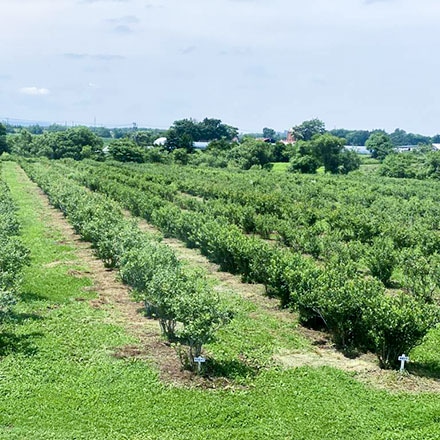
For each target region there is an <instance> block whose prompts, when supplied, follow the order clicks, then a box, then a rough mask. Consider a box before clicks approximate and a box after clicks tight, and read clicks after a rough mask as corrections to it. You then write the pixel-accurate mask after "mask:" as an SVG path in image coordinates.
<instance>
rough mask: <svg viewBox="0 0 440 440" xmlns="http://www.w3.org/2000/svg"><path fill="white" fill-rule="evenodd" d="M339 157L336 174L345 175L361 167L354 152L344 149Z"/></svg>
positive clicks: (359, 160)
mask: <svg viewBox="0 0 440 440" xmlns="http://www.w3.org/2000/svg"><path fill="white" fill-rule="evenodd" d="M339 156H340V157H339V166H338V172H339V173H340V174H347V173H349V172H350V171H354V170H357V169H359V167H360V166H361V159H360V158H359V156H358V154H356V152H355V151H352V150H347V149H346V148H344V149H343V150H342V151H341V153H340V155H339Z"/></svg>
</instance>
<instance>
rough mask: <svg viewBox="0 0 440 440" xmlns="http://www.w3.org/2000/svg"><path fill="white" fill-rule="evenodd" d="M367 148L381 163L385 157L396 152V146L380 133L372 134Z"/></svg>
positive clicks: (384, 134)
mask: <svg viewBox="0 0 440 440" xmlns="http://www.w3.org/2000/svg"><path fill="white" fill-rule="evenodd" d="M365 146H366V147H367V150H368V151H370V152H371V156H372V157H373V158H375V159H379V160H380V161H381V162H382V161H383V160H384V159H385V157H387V156H388V155H389V154H391V153H393V152H394V145H393V143H392V142H391V139H390V137H389V136H388V135H387V134H386V133H383V132H380V131H378V132H374V133H372V134H371V135H370V137H369V138H368V140H367V142H366V143H365Z"/></svg>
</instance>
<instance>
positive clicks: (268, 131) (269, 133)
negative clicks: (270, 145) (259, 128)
mask: <svg viewBox="0 0 440 440" xmlns="http://www.w3.org/2000/svg"><path fill="white" fill-rule="evenodd" d="M263 137H264V138H266V139H276V138H277V133H276V131H275V130H274V129H273V128H268V127H264V128H263Z"/></svg>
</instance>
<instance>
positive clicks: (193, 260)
mask: <svg viewBox="0 0 440 440" xmlns="http://www.w3.org/2000/svg"><path fill="white" fill-rule="evenodd" d="M17 172H18V173H19V175H20V179H21V180H22V181H23V182H30V181H29V179H28V177H27V176H26V174H25V173H24V171H23V170H22V169H21V168H20V167H18V166H17ZM28 188H30V191H32V192H33V193H34V194H35V197H37V198H38V199H39V200H40V201H41V203H42V205H43V206H44V207H45V210H46V212H47V213H48V215H47V218H45V219H44V221H45V222H46V223H47V225H48V227H49V228H53V229H55V230H57V231H59V232H60V233H61V234H62V237H63V240H62V243H64V244H69V245H73V247H74V249H75V254H76V255H77V256H78V259H79V260H80V261H81V262H82V263H83V264H84V265H85V266H86V267H87V268H88V269H87V270H85V271H82V272H79V271H78V270H76V269H73V268H72V269H71V272H70V274H71V275H72V276H87V277H88V278H90V279H91V280H92V282H93V285H92V286H91V287H90V289H91V290H93V291H95V292H96V293H97V295H98V297H97V298H96V299H94V300H92V301H90V304H91V305H92V306H93V307H98V308H105V309H108V310H109V311H112V315H113V319H114V322H115V323H116V324H120V325H122V326H123V327H124V328H126V329H127V331H128V332H129V333H130V334H132V335H133V336H135V337H136V338H138V340H139V343H138V344H134V345H130V346H125V347H120V348H119V349H117V350H116V351H115V356H116V357H119V358H132V357H136V358H141V359H145V360H148V361H149V362H150V363H152V364H153V365H155V366H156V368H157V370H158V372H159V375H160V378H161V379H162V380H163V381H165V382H171V383H174V384H176V385H202V386H209V384H207V383H206V382H205V383H203V380H202V379H200V378H197V377H194V376H193V375H192V374H190V373H188V372H185V371H182V369H181V366H180V361H179V359H178V356H177V354H176V352H175V350H174V348H173V347H172V346H171V345H170V344H169V343H167V342H166V341H164V340H163V338H162V337H161V335H160V330H159V325H158V323H157V322H156V321H154V320H151V319H147V318H146V317H145V316H144V315H143V308H142V304H141V303H136V302H133V301H132V300H131V298H130V291H129V288H128V287H127V286H125V285H124V284H123V283H121V282H120V281H119V280H118V278H117V273H116V272H115V271H112V270H110V269H107V268H106V267H105V266H104V264H103V263H102V261H101V260H99V259H97V258H96V257H95V255H94V253H93V250H92V248H91V245H90V244H89V243H87V242H84V241H82V240H81V238H80V237H79V236H78V235H77V234H76V233H75V232H74V230H73V228H72V226H71V225H70V224H69V223H68V222H67V220H66V219H65V217H64V216H63V214H62V213H61V212H60V211H58V210H56V209H55V208H53V207H52V206H51V205H50V204H49V201H48V199H47V197H46V195H45V194H44V193H43V192H42V191H41V189H40V188H39V187H38V186H37V185H36V184H34V183H31V186H28ZM126 215H127V216H130V214H129V213H126ZM137 221H138V225H139V227H140V229H141V230H143V231H147V232H156V233H157V232H158V230H157V229H156V228H154V227H153V226H152V225H150V224H149V223H147V222H146V221H145V220H142V219H139V218H137ZM163 243H165V244H167V245H168V246H170V247H171V248H172V249H173V250H174V251H175V253H176V255H177V256H178V257H179V258H180V259H181V260H182V261H185V262H187V263H188V264H190V265H196V266H198V267H202V268H203V269H204V270H205V271H206V272H207V274H208V276H209V277H211V278H212V279H214V280H215V282H216V289H218V290H219V291H232V292H234V293H237V294H239V295H241V296H242V297H243V298H245V299H247V300H250V301H252V302H254V303H255V304H257V305H258V306H259V307H261V308H262V309H264V310H265V311H266V312H268V313H270V314H271V315H272V316H274V317H276V318H277V319H280V320H287V321H292V319H294V316H293V315H292V314H291V313H290V312H289V311H287V310H282V309H280V308H279V302H278V300H277V299H271V298H268V297H266V296H264V292H265V289H264V286H263V285H260V284H246V283H242V282H241V279H240V277H239V276H236V275H232V274H230V273H227V272H221V271H219V267H218V265H216V264H214V263H211V262H210V261H209V260H208V259H207V258H206V257H204V256H203V255H201V253H200V251H198V250H196V249H188V248H186V247H185V245H184V244H183V243H182V242H181V241H179V240H176V239H172V238H165V239H164V240H163ZM68 263H69V262H62V264H68ZM75 263H76V264H77V262H75ZM75 263H74V262H72V265H74V264H75ZM51 264H61V263H58V262H54V263H51ZM79 300H80V299H79ZM298 331H299V332H301V333H302V334H303V335H304V336H306V337H307V338H308V339H309V340H310V341H311V343H312V345H313V346H314V350H313V351H301V352H286V353H280V354H278V355H275V356H274V362H275V363H277V364H278V365H280V366H282V367H284V368H295V367H301V366H310V367H322V366H329V367H334V368H338V369H341V370H343V371H347V372H350V373H352V374H353V377H355V378H357V379H358V380H361V381H362V382H364V383H367V384H369V385H372V386H374V387H376V388H384V389H387V390H391V391H414V392H420V391H431V392H440V382H439V381H436V380H434V379H429V378H422V377H417V376H413V375H407V374H403V375H402V374H400V373H398V372H395V371H382V370H380V369H379V367H378V365H377V362H376V359H375V357H374V356H372V355H363V356H361V357H358V358H356V359H350V358H347V357H345V356H344V355H343V354H342V353H340V352H338V351H337V350H336V349H335V348H334V347H333V346H332V345H331V343H330V342H329V340H328V337H327V335H326V334H325V333H321V332H317V331H313V330H308V329H301V328H300V329H298Z"/></svg>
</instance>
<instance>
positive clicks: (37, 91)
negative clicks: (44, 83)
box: [20, 86, 50, 96]
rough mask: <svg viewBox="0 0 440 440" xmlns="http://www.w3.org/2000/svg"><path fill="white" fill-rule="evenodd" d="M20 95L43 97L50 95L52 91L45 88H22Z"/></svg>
mask: <svg viewBox="0 0 440 440" xmlns="http://www.w3.org/2000/svg"><path fill="white" fill-rule="evenodd" d="M20 93H21V94H23V95H32V96H42V95H49V94H50V90H49V89H45V88H44V87H35V86H34V87H22V88H21V89H20Z"/></svg>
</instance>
